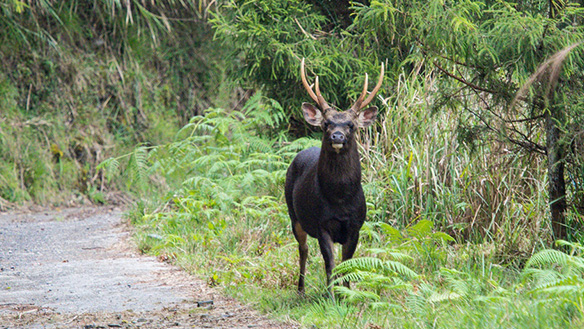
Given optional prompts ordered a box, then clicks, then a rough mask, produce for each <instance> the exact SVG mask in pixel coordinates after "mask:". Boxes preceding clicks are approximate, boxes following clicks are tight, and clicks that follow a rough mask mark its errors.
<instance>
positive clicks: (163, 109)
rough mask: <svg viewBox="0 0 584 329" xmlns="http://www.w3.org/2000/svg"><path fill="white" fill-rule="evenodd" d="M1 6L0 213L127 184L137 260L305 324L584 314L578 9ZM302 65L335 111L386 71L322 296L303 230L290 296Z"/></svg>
mask: <svg viewBox="0 0 584 329" xmlns="http://www.w3.org/2000/svg"><path fill="white" fill-rule="evenodd" d="M0 10H2V13H3V16H2V19H1V20H0V40H2V41H3V42H2V43H1V44H0V55H1V56H2V58H3V61H2V66H3V70H2V72H4V73H2V74H0V95H1V96H2V97H0V109H1V116H0V202H1V203H0V206H2V205H3V204H4V201H9V202H22V201H23V200H34V201H35V202H38V203H45V204H46V203H57V204H59V203H60V204H63V203H65V202H66V201H65V200H71V199H75V198H77V199H84V198H89V199H90V200H91V201H93V202H96V203H100V202H107V198H108V196H107V194H106V192H108V191H120V190H121V191H126V192H131V193H132V194H133V195H135V196H136V199H138V200H139V201H136V205H135V206H134V207H132V208H131V210H130V214H129V217H130V219H131V221H132V223H133V224H134V225H135V226H136V227H137V233H136V239H137V241H138V244H139V247H140V248H141V250H143V251H144V252H148V253H152V254H156V255H159V256H160V257H161V258H162V259H168V260H169V261H172V262H175V263H177V264H179V265H181V266H183V267H184V268H185V269H187V270H189V271H192V272H193V273H196V274H197V275H199V276H200V277H202V278H204V279H206V280H207V282H208V283H209V284H210V285H219V286H221V287H223V288H224V289H225V290H226V291H227V292H228V293H230V294H232V295H234V296H236V297H238V298H241V299H244V300H247V301H249V302H252V303H253V304H254V305H256V306H257V308H259V309H261V310H263V311H265V312H268V313H270V314H274V315H277V316H280V317H283V318H291V319H293V320H295V321H298V322H299V323H301V324H302V325H303V326H305V327H312V326H316V327H323V328H337V327H343V328H344V327H361V328H379V327H383V328H385V327H439V328H444V327H456V328H469V327H470V328H491V327H514V328H515V327H517V328H526V327H545V328H548V327H550V328H579V327H582V325H583V324H584V323H583V321H584V320H583V311H584V310H583V309H582V305H583V303H582V298H583V289H582V287H583V286H584V285H583V280H584V278H583V273H584V271H583V270H582V268H583V264H584V259H583V257H584V256H583V255H582V247H581V244H582V239H583V237H582V233H581V228H582V209H583V206H582V201H583V200H584V198H583V195H584V193H583V189H582V181H583V177H584V169H583V168H584V166H583V159H584V157H583V153H582V138H581V137H582V127H583V126H584V125H583V124H582V122H581V121H582V118H583V117H584V116H582V96H583V93H582V90H583V88H582V81H584V80H583V79H582V74H583V71H582V67H584V63H583V62H584V61H583V59H582V48H583V46H582V44H581V40H582V39H583V38H584V34H583V33H584V30H583V29H582V22H583V17H584V13H583V10H582V8H581V6H580V4H579V3H576V2H570V1H562V2H560V1H539V0H534V1H522V2H520V3H510V2H506V1H443V0H431V1H385V0H384V1H371V2H348V1H340V2H337V1H297V0H290V1H285V2H282V1H272V0H246V1H239V0H237V1H236V0H229V1H219V2H217V3H216V2H213V1H190V2H189V1H140V0H136V1H127V2H121V1H102V2H96V3H85V2H83V3H81V2H78V1H63V2H53V1H44V2H41V3H39V4H32V3H26V4H24V3H21V2H19V1H12V0H5V1H0ZM304 57H305V58H306V62H307V66H308V70H309V71H311V74H310V75H311V76H313V75H319V76H320V78H321V81H322V90H323V93H324V94H325V98H326V99H327V100H330V102H331V103H334V104H336V105H337V106H339V108H345V107H346V106H348V105H349V104H351V103H352V101H353V100H354V98H355V97H356V95H357V94H358V93H359V92H360V86H362V83H363V79H364V78H365V73H370V74H371V75H372V76H375V75H376V74H377V72H378V67H379V65H380V64H379V63H380V62H381V61H383V62H385V66H386V67H387V73H386V77H387V78H386V80H385V82H384V85H383V88H382V90H381V91H380V92H379V94H378V95H379V96H378V98H377V99H376V100H375V101H374V102H376V103H377V104H376V105H378V107H379V108H380V116H379V118H378V122H377V124H376V126H375V127H372V128H370V129H368V130H366V131H364V132H362V133H361V134H360V136H359V137H358V138H359V145H360V146H359V151H360V154H361V156H362V166H363V185H364V190H365V194H366V198H367V201H368V204H367V206H368V222H367V223H366V225H365V226H364V227H363V229H362V232H361V233H362V234H361V243H360V246H359V247H358V249H357V254H356V258H354V259H353V260H351V261H349V262H345V263H343V264H340V265H338V266H337V268H336V273H337V279H336V281H337V282H338V283H341V282H342V281H345V280H348V281H351V283H352V287H351V288H345V287H344V286H343V285H338V286H336V287H335V292H336V294H337V296H338V298H336V299H334V300H332V299H330V298H328V296H327V295H326V293H325V291H326V287H325V278H324V276H323V274H322V268H321V267H322V262H321V260H320V259H321V258H320V256H318V255H317V253H318V247H317V246H316V241H315V240H314V239H311V240H310V241H309V243H310V250H311V255H310V256H309V262H308V270H307V274H308V275H307V297H306V298H301V297H299V296H297V295H296V292H295V283H296V280H297V275H298V274H297V272H298V265H297V253H296V249H297V246H296V243H295V241H294V239H293V238H292V235H291V232H290V228H289V218H288V215H287V211H286V207H285V202H284V200H283V186H284V177H285V172H286V169H287V166H288V164H289V163H290V162H291V160H292V158H293V157H294V155H295V154H296V153H297V152H298V151H299V150H302V149H305V148H307V147H310V146H315V145H319V144H320V142H319V140H318V136H319V134H318V132H316V133H313V132H312V131H311V130H310V128H308V127H307V126H306V125H304V124H303V121H302V120H301V119H300V118H301V116H300V115H299V109H300V104H301V103H302V102H303V101H307V100H308V99H307V97H306V95H305V91H304V90H303V88H302V87H301V83H300V78H299V69H298V68H299V63H300V59H301V58H304ZM242 88H246V89H242ZM181 127H182V128H181ZM98 164H99V165H98ZM562 182H563V183H562ZM562 186H563V187H562ZM558 237H559V238H561V239H558ZM556 241H557V242H556ZM554 243H555V244H554ZM554 247H555V248H554Z"/></svg>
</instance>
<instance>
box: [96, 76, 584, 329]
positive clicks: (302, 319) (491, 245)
mask: <svg viewBox="0 0 584 329" xmlns="http://www.w3.org/2000/svg"><path fill="white" fill-rule="evenodd" d="M404 83H409V84H411V83H416V82H415V81H406V80H405V78H404ZM414 89H416V88H411V89H409V90H414ZM418 90H419V89H418ZM423 99H424V96H423V95H420V94H419V93H418V92H415V91H412V92H411V93H406V94H403V95H399V96H398V97H394V98H388V99H385V100H384V102H385V104H386V106H385V108H384V112H385V113H382V115H381V118H380V120H379V122H380V125H379V126H378V127H377V129H372V130H369V131H367V132H366V133H363V134H362V135H361V136H360V137H359V139H360V145H361V146H360V148H361V149H360V151H361V154H362V164H363V169H364V173H363V176H364V190H365V193H366V198H367V200H368V221H367V222H366V223H365V225H364V227H363V229H362V232H361V243H360V245H359V248H358V249H357V253H356V255H355V258H354V259H353V260H351V261H348V262H345V263H343V264H340V265H338V266H337V267H336V273H337V282H339V283H340V282H341V281H344V280H349V281H350V282H351V283H352V287H351V288H350V289H347V288H345V287H343V286H342V285H338V286H336V287H335V293H336V295H337V297H338V298H336V299H335V300H331V299H330V298H329V297H328V296H327V294H326V287H325V278H324V272H323V270H322V267H323V264H322V260H321V259H322V258H321V256H320V254H319V252H318V246H317V243H316V241H315V239H309V249H310V256H309V261H308V269H307V273H308V275H307V282H306V284H307V296H306V297H304V298H301V297H299V296H298V295H297V294H296V291H295V289H296V282H297V279H298V275H297V272H298V265H297V262H298V255H297V244H296V241H295V240H294V239H293V237H292V234H291V232H290V229H289V218H288V215H287V211H286V206H285V202H284V200H283V186H284V179H285V171H286V169H287V166H288V164H289V163H290V162H291V160H292V158H293V157H294V155H295V154H296V153H297V152H298V151H299V150H302V149H305V148H307V147H310V146H314V145H319V144H320V142H319V141H318V140H317V139H311V138H301V139H297V140H294V141H291V140H289V139H288V137H287V136H286V135H284V134H278V133H274V132H275V131H279V130H278V129H275V127H276V126H278V125H285V124H286V117H287V116H286V115H285V113H284V110H283V109H282V108H281V107H280V105H279V104H278V103H277V102H275V101H273V100H270V99H268V98H265V97H263V96H262V95H261V94H260V93H258V94H256V95H255V96H253V97H252V98H251V99H250V101H249V102H248V103H247V106H246V107H245V108H244V109H243V110H242V111H231V112H230V111H225V110H222V109H209V110H207V111H206V112H205V113H204V115H201V116H196V117H194V118H193V119H191V121H190V122H189V124H187V125H186V126H185V127H184V128H183V129H182V130H181V131H180V132H179V133H178V134H177V135H176V137H175V141H173V142H170V143H168V144H164V145H161V146H156V147H139V148H137V149H136V150H135V151H134V152H133V153H129V154H128V155H127V156H126V157H119V158H112V159H109V160H107V161H105V162H104V163H102V165H101V168H104V169H107V168H109V170H111V171H116V170H121V171H126V172H135V173H134V174H131V175H132V176H129V177H131V180H132V182H133V183H132V184H135V185H138V186H141V187H140V188H141V189H152V188H154V187H155V186H156V184H166V185H167V186H168V187H169V192H168V193H167V194H166V195H164V196H163V197H161V198H159V199H157V200H151V199H144V200H142V201H141V202H140V203H139V204H138V206H137V207H136V208H134V209H133V210H132V211H131V212H130V218H131V220H132V222H133V223H134V224H135V225H136V227H137V228H138V233H137V240H138V244H139V247H140V248H141V250H143V251H144V252H147V253H152V254H155V255H159V256H161V257H162V258H164V259H169V260H171V261H173V262H175V263H177V264H179V265H181V266H182V267H184V268H185V269H187V270H189V271H191V272H193V273H195V274H197V275H198V276H200V277H202V278H204V279H205V280H206V281H207V282H208V284H209V285H211V286H220V287H222V288H223V289H225V291H227V292H228V293H230V294H232V295H234V296H236V297H238V298H240V299H243V300H246V301H248V302H251V303H253V304H254V305H256V307H257V308H258V309H260V310H262V311H264V312H267V313H270V314H272V315H275V316H279V317H280V318H282V319H291V320H294V321H297V322H299V323H301V324H302V325H303V326H305V327H311V326H317V327H319V328H345V327H360V328H380V327H382V328H391V327H396V328H397V327H399V328H402V327H414V328H418V327H436V328H446V327H456V328H492V327H495V328H503V327H504V328H509V327H513V328H526V327H546V328H547V327H550V328H576V327H580V326H581V325H582V324H583V320H582V314H583V313H582V311H583V309H582V306H581V305H582V297H583V294H582V288H581V287H582V286H583V285H582V280H583V275H582V274H583V273H582V271H581V267H582V265H581V264H584V259H583V258H582V256H581V253H580V252H581V247H580V245H579V244H577V243H567V242H560V243H562V244H564V245H565V247H564V248H565V249H564V250H568V249H569V251H567V252H563V251H555V250H551V249H546V248H545V246H546V245H549V238H548V234H549V228H548V227H547V224H545V223H546V220H545V218H546V210H545V209H546V205H545V201H544V200H546V195H545V189H542V188H541V187H542V185H543V184H544V183H545V182H542V180H543V178H542V177H544V175H543V172H544V170H543V169H542V167H541V164H540V163H538V162H533V161H532V159H530V158H529V157H525V156H524V155H523V154H521V153H513V152H510V151H508V150H506V151H503V150H498V145H496V144H492V145H484V146H483V147H485V148H490V150H492V152H490V153H489V152H473V151H472V150H470V149H469V148H465V146H464V144H461V143H459V142H458V141H457V140H456V138H455V137H454V136H455V135H454V134H453V132H452V130H448V129H446V128H445V127H446V126H448V123H447V122H445V121H447V120H449V118H448V117H447V116H444V117H441V116H439V115H435V116H432V115H431V114H430V113H429V112H427V109H426V108H425V105H424V101H423ZM266 113H268V114H269V115H268V114H266ZM395 122H401V123H403V124H399V125H398V124H395ZM414 122H415V123H416V124H413V123H414ZM408 123H410V124H408ZM485 153H486V154H488V155H484V154H485ZM173 186H175V188H172V187H173ZM487 207H488V208H487ZM532 255H533V256H532ZM338 258H339V257H338V256H337V259H338Z"/></svg>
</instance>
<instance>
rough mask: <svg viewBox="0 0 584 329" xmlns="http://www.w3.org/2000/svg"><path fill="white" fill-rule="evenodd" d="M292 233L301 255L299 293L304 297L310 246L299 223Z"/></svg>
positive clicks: (295, 224)
mask: <svg viewBox="0 0 584 329" xmlns="http://www.w3.org/2000/svg"><path fill="white" fill-rule="evenodd" d="M292 232H294V237H295V238H296V241H298V254H299V255H300V275H299V277H298V293H299V294H301V295H304V276H305V273H306V259H307V258H308V245H307V244H306V232H305V231H304V230H303V229H302V226H300V223H299V222H295V223H294V224H293V225H292Z"/></svg>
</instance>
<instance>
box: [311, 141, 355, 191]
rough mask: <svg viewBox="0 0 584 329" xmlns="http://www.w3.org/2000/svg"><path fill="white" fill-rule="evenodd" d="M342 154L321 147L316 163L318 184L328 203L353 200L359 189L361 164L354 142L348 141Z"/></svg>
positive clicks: (329, 147) (329, 148)
mask: <svg viewBox="0 0 584 329" xmlns="http://www.w3.org/2000/svg"><path fill="white" fill-rule="evenodd" d="M347 144H348V145H346V147H347V149H346V150H344V151H343V152H336V151H335V150H334V149H332V147H331V146H330V145H329V146H328V147H327V146H325V145H323V147H322V148H321V151H320V157H319V161H318V171H317V175H318V183H319V187H320V190H321V191H322V192H323V195H324V196H325V197H326V198H328V199H329V201H342V200H345V199H349V198H353V197H354V194H355V192H356V191H357V190H358V189H359V188H360V187H361V162H360V160H359V152H358V151H357V144H356V142H355V141H350V142H348V143H347Z"/></svg>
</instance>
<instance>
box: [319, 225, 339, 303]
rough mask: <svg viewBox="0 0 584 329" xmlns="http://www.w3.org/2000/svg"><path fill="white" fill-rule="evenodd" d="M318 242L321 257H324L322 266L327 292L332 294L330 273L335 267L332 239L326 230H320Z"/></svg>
mask: <svg viewBox="0 0 584 329" xmlns="http://www.w3.org/2000/svg"><path fill="white" fill-rule="evenodd" d="M318 244H319V246H320V252H321V253H322V258H323V259H324V268H325V271H326V285H327V287H328V291H329V294H330V295H331V296H333V288H332V285H331V275H332V272H333V268H334V267H335V257H334V253H333V250H334V246H333V239H332V238H331V236H330V235H329V234H328V233H327V232H321V234H320V236H319V237H318Z"/></svg>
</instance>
